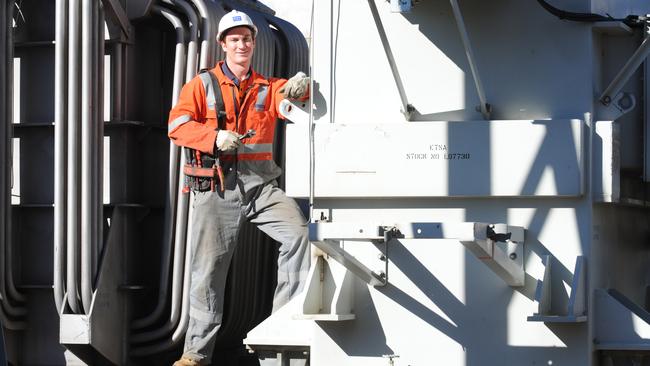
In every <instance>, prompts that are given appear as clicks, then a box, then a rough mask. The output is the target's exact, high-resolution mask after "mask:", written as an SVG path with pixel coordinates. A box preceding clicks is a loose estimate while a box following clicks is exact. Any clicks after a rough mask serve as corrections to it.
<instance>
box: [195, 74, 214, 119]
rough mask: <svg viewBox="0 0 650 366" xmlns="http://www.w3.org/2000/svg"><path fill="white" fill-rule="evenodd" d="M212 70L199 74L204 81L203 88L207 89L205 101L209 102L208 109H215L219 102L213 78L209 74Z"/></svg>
mask: <svg viewBox="0 0 650 366" xmlns="http://www.w3.org/2000/svg"><path fill="white" fill-rule="evenodd" d="M209 72H210V71H206V72H202V73H200V74H199V76H200V77H201V82H203V89H204V90H205V101H206V103H207V104H208V109H212V110H214V106H215V104H216V103H217V101H216V99H215V96H214V88H212V78H211V77H210V74H209Z"/></svg>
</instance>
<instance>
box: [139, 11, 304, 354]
mask: <svg viewBox="0 0 650 366" xmlns="http://www.w3.org/2000/svg"><path fill="white" fill-rule="evenodd" d="M233 6H235V4H233V3H231V2H228V3H225V4H224V3H223V2H218V1H204V0H162V1H161V5H160V6H154V8H153V13H154V15H157V16H160V17H163V18H164V19H166V20H167V21H168V22H169V23H170V24H171V26H172V27H173V28H174V30H175V32H176V47H175V54H174V57H175V60H174V77H173V91H172V93H173V95H172V104H175V103H176V101H177V100H178V97H179V94H180V90H181V87H182V85H183V84H184V83H185V82H187V81H190V80H191V79H192V78H193V77H194V76H195V75H196V73H197V71H198V69H206V68H208V67H212V66H214V64H213V63H214V62H215V60H217V59H220V58H222V57H223V52H222V51H221V49H220V47H218V45H217V43H216V42H215V40H216V33H217V24H218V23H219V19H221V17H222V16H223V15H224V14H226V13H227V12H228V11H230V10H231V7H233ZM248 13H249V15H250V16H251V17H252V18H253V21H254V22H256V23H257V24H258V25H261V24H265V23H269V24H273V25H274V26H276V28H278V29H281V30H282V31H287V30H288V29H291V31H293V32H295V33H296V34H295V35H294V36H293V37H286V41H287V42H288V45H287V46H289V47H290V49H289V50H287V51H292V52H287V54H282V55H276V53H275V52H276V47H277V39H276V37H277V36H276V35H274V34H273V32H272V30H271V27H263V26H259V27H258V29H259V33H258V35H257V48H256V57H255V60H254V63H253V67H254V68H255V70H256V71H258V72H261V73H262V74H265V75H277V76H284V77H288V76H290V75H293V73H295V72H297V71H298V70H303V69H305V67H306V64H307V60H306V54H307V52H306V44H304V42H302V43H301V42H300V41H299V40H301V39H303V38H302V35H301V34H300V32H299V31H298V30H297V29H295V28H294V27H293V26H291V25H289V24H288V23H286V22H284V21H282V20H281V19H278V18H275V17H273V16H270V15H262V14H261V13H259V12H255V11H248ZM301 51H302V52H301ZM294 53H295V54H297V57H293V56H294ZM284 57H287V60H284ZM278 58H280V59H282V60H284V61H285V62H276V61H277V60H278ZM197 59H198V66H199V68H198V69H197ZM183 70H184V71H183ZM183 75H184V78H183ZM169 154H170V155H169V156H170V159H169V161H170V165H169V172H170V173H169V186H168V187H169V189H168V197H167V200H166V202H165V208H166V209H165V231H164V246H163V255H162V263H161V275H160V285H159V289H160V290H159V292H158V298H157V303H156V306H155V308H154V310H153V311H152V312H151V313H150V314H149V315H147V316H146V317H144V318H142V319H138V320H136V321H134V323H133V326H132V330H133V334H132V336H131V338H130V339H131V342H132V346H133V348H132V350H131V355H132V356H136V357H137V356H147V355H155V354H157V353H160V352H162V351H165V350H168V349H171V348H173V347H175V346H177V345H178V344H180V343H181V341H182V340H183V336H184V334H185V331H186V329H187V326H188V323H189V277H190V268H189V263H190V250H189V243H190V241H191V238H190V236H189V232H188V230H187V226H188V217H191V207H190V205H189V200H190V199H191V197H190V195H188V194H181V190H182V188H183V186H184V177H183V175H182V174H179V172H180V171H181V168H182V166H183V165H184V164H185V160H184V159H185V154H181V149H180V148H178V147H177V146H175V145H173V144H172V143H171V142H170V145H169ZM243 232H244V233H243V235H242V236H241V237H240V242H241V241H246V242H249V243H251V244H252V243H260V242H263V241H268V240H270V239H268V238H266V237H264V236H263V234H261V233H260V232H259V231H257V230H255V231H251V232H248V231H247V230H243ZM246 248H247V246H244V247H243V249H242V250H247V249H246ZM267 248H271V249H270V250H271V251H272V250H273V249H272V246H267ZM249 250H250V248H249ZM253 252H255V251H253ZM255 253H256V254H257V255H258V256H259V255H261V254H260V253H257V252H255ZM255 253H253V254H255ZM235 257H237V256H235ZM254 259H256V258H251V256H247V257H246V260H249V261H252V260H254ZM257 259H260V258H257ZM265 259H268V258H265ZM234 260H236V258H235V259H234ZM170 267H171V270H170ZM246 267H248V266H242V268H246ZM262 269H266V270H268V271H269V272H270V273H272V272H273V270H269V269H268V268H266V267H263V268H261V269H259V270H260V271H261V270H262ZM258 275H259V273H258ZM170 277H171V278H170ZM249 277H250V276H249ZM258 277H260V278H264V279H268V275H266V273H265V274H264V275H263V276H262V275H259V276H258ZM233 278H237V275H235V276H233ZM170 279H171V282H170ZM231 279H232V278H231ZM247 283H253V284H255V285H260V284H259V283H257V282H256V281H255V280H254V279H252V278H247ZM264 285H265V289H256V294H262V293H264V292H268V295H269V296H267V297H268V299H267V300H269V301H267V302H268V304H267V302H264V301H260V302H258V303H257V305H256V308H255V309H253V310H252V311H251V312H252V313H253V319H248V320H249V321H251V322H254V323H255V324H257V323H258V322H259V321H261V320H262V319H263V317H264V316H265V315H268V314H266V313H265V311H264V310H263V309H261V307H262V305H269V306H268V310H270V300H271V297H270V296H272V290H273V288H272V284H269V283H266V282H264ZM170 290H171V294H170V293H169V291H170ZM238 294H239V295H242V294H243V292H241V291H240V293H238ZM259 296H262V297H263V295H259ZM248 300H250V299H248ZM242 302H245V301H240V302H239V303H242ZM166 309H167V312H165V310H166ZM241 320H243V319H240V322H239V323H241ZM226 323H227V322H226ZM239 323H238V325H239V326H238V327H235V328H237V329H236V331H235V332H240V331H241V329H239V328H244V327H243V325H242V324H239ZM224 325H226V326H227V325H228V324H224ZM226 328H227V327H224V330H226Z"/></svg>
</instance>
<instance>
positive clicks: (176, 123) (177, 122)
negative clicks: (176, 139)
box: [167, 114, 192, 132]
mask: <svg viewBox="0 0 650 366" xmlns="http://www.w3.org/2000/svg"><path fill="white" fill-rule="evenodd" d="M191 120H192V116H190V115H189V114H183V115H182V116H179V117H176V118H175V119H174V120H173V121H171V123H170V124H169V125H168V126H167V132H172V131H174V130H175V129H176V128H177V127H178V126H180V125H182V124H184V123H187V122H189V121H191Z"/></svg>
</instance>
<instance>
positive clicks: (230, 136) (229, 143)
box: [215, 130, 242, 151]
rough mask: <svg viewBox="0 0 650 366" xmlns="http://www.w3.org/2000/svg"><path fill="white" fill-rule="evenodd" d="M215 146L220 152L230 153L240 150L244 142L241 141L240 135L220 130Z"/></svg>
mask: <svg viewBox="0 0 650 366" xmlns="http://www.w3.org/2000/svg"><path fill="white" fill-rule="evenodd" d="M215 144H216V145H217V149H219V150H220V151H229V150H234V149H236V148H238V147H239V146H240V145H241V144H242V142H241V140H239V134H238V133H236V132H233V131H229V130H219V132H217V141H215Z"/></svg>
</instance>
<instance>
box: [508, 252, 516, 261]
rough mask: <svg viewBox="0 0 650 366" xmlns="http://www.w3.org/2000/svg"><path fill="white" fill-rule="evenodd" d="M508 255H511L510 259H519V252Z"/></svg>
mask: <svg viewBox="0 0 650 366" xmlns="http://www.w3.org/2000/svg"><path fill="white" fill-rule="evenodd" d="M508 257H510V259H512V260H513V261H514V260H515V259H517V253H510V255H509V256H508Z"/></svg>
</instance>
